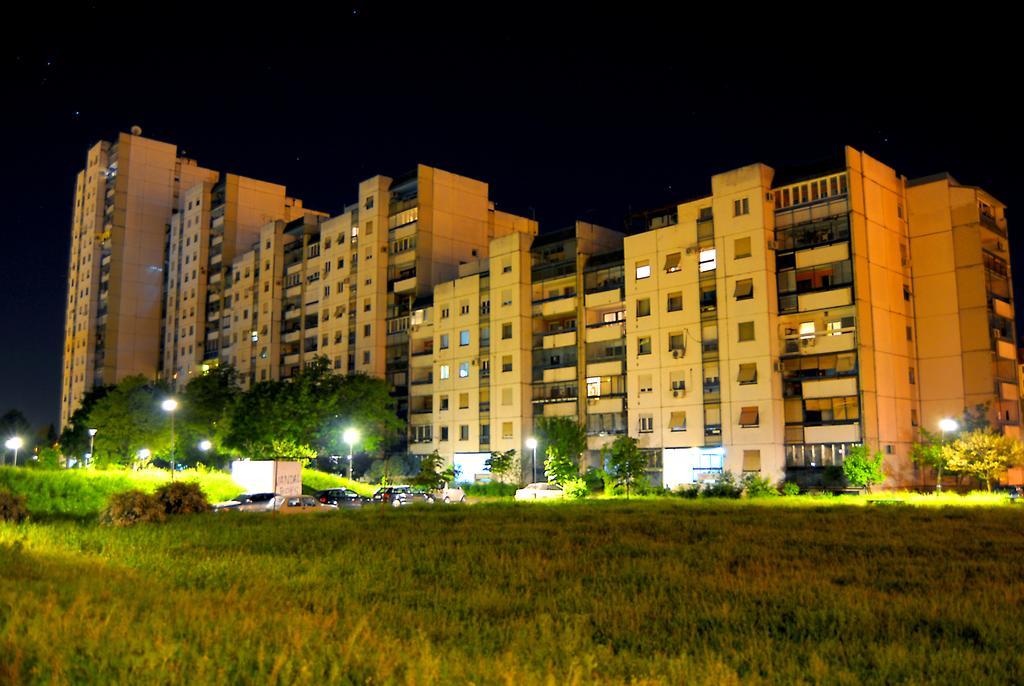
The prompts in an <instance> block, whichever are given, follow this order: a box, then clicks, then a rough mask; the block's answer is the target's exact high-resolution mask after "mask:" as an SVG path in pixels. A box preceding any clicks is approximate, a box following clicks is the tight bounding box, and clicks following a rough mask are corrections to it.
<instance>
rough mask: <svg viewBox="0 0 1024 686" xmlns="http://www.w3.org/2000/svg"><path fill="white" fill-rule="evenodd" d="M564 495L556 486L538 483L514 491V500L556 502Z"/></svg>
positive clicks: (559, 487) (560, 488)
mask: <svg viewBox="0 0 1024 686" xmlns="http://www.w3.org/2000/svg"><path fill="white" fill-rule="evenodd" d="M564 494H565V491H563V490H562V487H561V486H559V485H558V484H550V483H545V482H538V483H535V484H529V485H528V486H526V487H525V488H520V489H519V490H518V491H516V500H557V499H559V498H561V497H562V496H563V495H564Z"/></svg>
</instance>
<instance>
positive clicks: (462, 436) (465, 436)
mask: <svg viewBox="0 0 1024 686" xmlns="http://www.w3.org/2000/svg"><path fill="white" fill-rule="evenodd" d="M459 440H460V441H468V440H469V425H468V424H460V425H459Z"/></svg>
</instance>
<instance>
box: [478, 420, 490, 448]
mask: <svg viewBox="0 0 1024 686" xmlns="http://www.w3.org/2000/svg"><path fill="white" fill-rule="evenodd" d="M480 442H481V443H482V444H484V445H487V444H488V443H490V442H491V425H490V424H481V425H480Z"/></svg>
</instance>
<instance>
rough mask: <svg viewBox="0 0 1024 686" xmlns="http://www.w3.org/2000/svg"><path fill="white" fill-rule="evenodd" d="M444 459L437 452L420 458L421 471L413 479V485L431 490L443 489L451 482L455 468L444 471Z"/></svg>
mask: <svg viewBox="0 0 1024 686" xmlns="http://www.w3.org/2000/svg"><path fill="white" fill-rule="evenodd" d="M443 466H444V458H443V457H441V455H440V453H438V452H437V451H436V450H435V451H434V452H432V453H430V454H429V455H424V456H423V457H422V458H420V471H419V473H418V474H416V476H414V477H413V478H412V483H413V484H415V485H417V486H423V487H425V488H429V489H431V490H434V489H438V488H441V487H442V486H443V485H444V483H445V481H447V480H449V478H450V477H451V474H452V473H453V471H454V470H453V468H451V467H449V468H448V469H446V470H445V469H442V467H443Z"/></svg>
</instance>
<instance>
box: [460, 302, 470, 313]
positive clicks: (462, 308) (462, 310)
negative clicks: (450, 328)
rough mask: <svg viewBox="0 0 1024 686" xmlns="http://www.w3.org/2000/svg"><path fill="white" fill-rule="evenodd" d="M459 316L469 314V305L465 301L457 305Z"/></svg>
mask: <svg viewBox="0 0 1024 686" xmlns="http://www.w3.org/2000/svg"><path fill="white" fill-rule="evenodd" d="M459 314H469V303H468V302H466V301H465V300H463V301H462V304H460V305H459Z"/></svg>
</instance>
